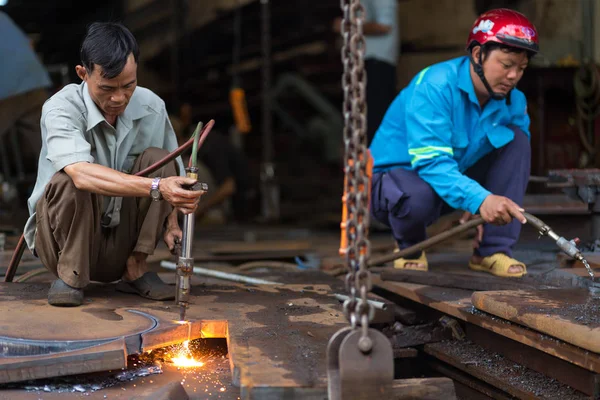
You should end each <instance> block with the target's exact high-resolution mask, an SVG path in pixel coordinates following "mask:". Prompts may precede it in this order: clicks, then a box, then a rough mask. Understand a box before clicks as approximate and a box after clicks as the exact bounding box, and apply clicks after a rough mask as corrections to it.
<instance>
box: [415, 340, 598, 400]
mask: <svg viewBox="0 0 600 400" xmlns="http://www.w3.org/2000/svg"><path fill="white" fill-rule="evenodd" d="M424 351H425V353H427V354H429V355H431V356H432V357H433V358H435V359H438V360H440V361H441V362H442V365H445V366H448V365H449V366H451V367H453V368H455V369H457V370H459V371H462V372H464V373H466V374H468V375H471V376H473V377H475V378H477V379H478V380H480V381H483V382H485V383H487V384H488V385H491V386H493V387H494V388H496V389H499V390H502V391H504V392H505V393H507V394H509V395H511V396H514V397H513V398H518V399H561V400H579V399H587V398H589V396H586V395H584V394H583V393H580V392H578V391H576V390H574V389H572V388H570V387H568V386H566V385H564V384H561V383H559V382H557V381H556V380H554V379H552V378H549V377H547V376H544V375H543V374H540V373H538V372H535V371H532V370H529V369H527V368H525V367H524V366H522V365H519V364H515V363H514V362H513V361H510V360H507V359H505V358H504V357H502V356H501V355H499V354H497V353H493V352H488V351H486V350H485V349H483V348H482V347H481V346H479V345H476V344H474V343H471V342H469V341H466V340H465V341H449V342H440V343H433V344H427V345H425V347H424ZM492 396H493V395H492ZM493 398H496V397H495V396H494V397H493ZM500 398H501V397H500Z"/></svg>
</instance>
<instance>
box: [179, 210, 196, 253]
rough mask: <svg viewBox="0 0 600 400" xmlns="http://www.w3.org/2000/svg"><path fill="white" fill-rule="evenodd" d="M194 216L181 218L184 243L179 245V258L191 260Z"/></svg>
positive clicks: (187, 215) (189, 215)
mask: <svg viewBox="0 0 600 400" xmlns="http://www.w3.org/2000/svg"><path fill="white" fill-rule="evenodd" d="M194 220H195V215H194V214H186V215H185V216H184V217H183V229H184V230H185V234H184V235H183V237H184V239H185V240H184V241H183V243H181V256H182V257H184V258H192V242H193V241H194Z"/></svg>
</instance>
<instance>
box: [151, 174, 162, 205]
mask: <svg viewBox="0 0 600 400" xmlns="http://www.w3.org/2000/svg"><path fill="white" fill-rule="evenodd" d="M159 184H160V177H159V176H157V177H156V178H154V179H153V180H152V186H151V188H150V197H152V200H154V201H160V200H162V198H163V197H162V194H161V193H160V189H159V188H158V185H159Z"/></svg>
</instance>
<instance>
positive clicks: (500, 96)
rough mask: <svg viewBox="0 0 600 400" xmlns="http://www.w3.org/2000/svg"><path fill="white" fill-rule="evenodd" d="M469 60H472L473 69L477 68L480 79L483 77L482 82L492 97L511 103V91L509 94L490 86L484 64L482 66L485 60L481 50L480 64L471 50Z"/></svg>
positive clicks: (476, 71)
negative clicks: (484, 71) (499, 91)
mask: <svg viewBox="0 0 600 400" xmlns="http://www.w3.org/2000/svg"><path fill="white" fill-rule="evenodd" d="M469 60H470V61H471V64H472V65H473V69H474V70H475V73H476V74H477V76H478V77H479V79H481V82H482V83H483V86H485V89H486V90H487V91H488V94H489V95H490V97H491V98H492V99H494V100H504V99H506V103H507V104H510V92H508V93H507V94H503V93H498V92H494V91H493V90H492V87H491V86H490V84H489V82H488V81H487V79H485V75H484V74H483V66H482V64H483V60H482V57H481V50H480V51H479V64H478V63H476V62H475V60H474V59H473V52H472V51H471V54H469Z"/></svg>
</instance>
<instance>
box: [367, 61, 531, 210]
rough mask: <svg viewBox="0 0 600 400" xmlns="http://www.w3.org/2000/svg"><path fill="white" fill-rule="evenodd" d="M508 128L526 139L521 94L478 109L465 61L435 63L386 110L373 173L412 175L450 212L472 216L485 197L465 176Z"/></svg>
mask: <svg viewBox="0 0 600 400" xmlns="http://www.w3.org/2000/svg"><path fill="white" fill-rule="evenodd" d="M508 125H515V126H517V127H518V128H520V129H521V130H522V131H523V132H524V133H525V134H526V135H527V136H528V137H529V136H530V135H529V116H528V115H527V101H526V100H525V95H524V94H523V93H522V92H521V91H519V90H518V89H513V90H512V91H511V93H510V104H507V102H506V100H491V99H490V100H489V101H488V103H487V104H486V105H485V106H484V107H483V109H482V108H481V107H480V105H479V101H478V100H477V96H476V95H475V88H474V86H473V81H472V79H471V75H470V71H469V58H468V57H466V56H464V57H459V58H456V59H452V60H449V61H445V62H441V63H438V64H434V65H432V66H430V67H427V68H425V69H424V70H422V71H421V72H420V73H419V74H417V76H415V77H414V78H413V80H412V81H411V82H410V84H409V85H408V86H407V87H406V88H405V89H403V90H402V91H401V92H400V94H398V96H396V98H395V99H394V101H393V102H392V104H391V105H390V107H389V108H388V110H387V112H386V114H385V116H384V118H383V121H382V122H381V125H380V126H379V129H378V130H377V132H376V133H375V137H374V139H373V142H372V143H371V146H370V150H371V154H372V155H373V158H374V161H375V163H374V171H375V172H382V171H387V170H390V169H393V168H398V167H401V168H406V169H408V170H414V171H417V173H418V174H419V176H420V177H421V178H422V179H423V180H424V181H425V182H427V183H428V184H429V185H431V187H432V188H433V189H434V190H435V192H436V193H437V194H438V195H439V196H440V197H441V198H442V199H443V200H444V201H445V202H446V203H448V204H449V205H450V206H451V207H453V208H456V209H461V210H465V211H469V212H471V213H473V214H475V213H477V212H478V210H479V206H480V205H481V203H482V202H483V200H484V199H485V198H486V197H487V196H488V195H489V194H490V192H489V191H488V190H486V189H485V188H483V187H482V186H481V185H480V184H479V183H477V182H476V181H474V180H472V179H471V178H469V177H467V176H466V175H464V172H465V171H466V170H467V169H468V168H469V167H471V166H473V165H474V164H475V163H476V162H477V161H478V160H480V159H481V158H482V157H483V156H485V155H486V154H488V153H490V152H491V151H492V150H493V149H497V148H500V147H502V146H504V145H506V144H507V143H509V142H510V141H512V140H513V139H514V132H513V131H512V130H511V129H510V128H508ZM507 173H510V171H507Z"/></svg>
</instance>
